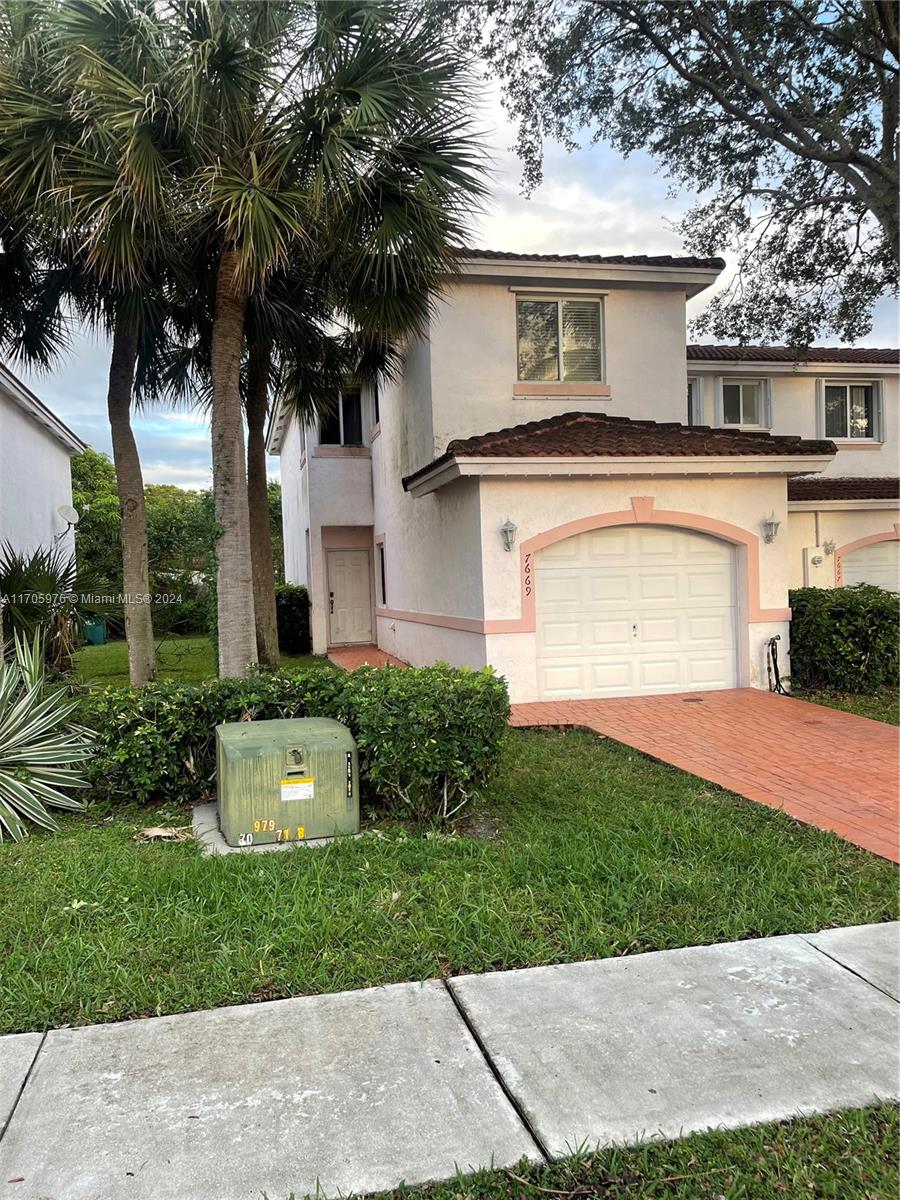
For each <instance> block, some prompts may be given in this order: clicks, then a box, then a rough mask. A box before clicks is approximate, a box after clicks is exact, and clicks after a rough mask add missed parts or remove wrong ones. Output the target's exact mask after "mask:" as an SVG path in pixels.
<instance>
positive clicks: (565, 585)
mask: <svg viewBox="0 0 900 1200" xmlns="http://www.w3.org/2000/svg"><path fill="white" fill-rule="evenodd" d="M568 541H569V542H572V543H576V546H575V547H568V546H567V547H566V552H565V553H564V554H556V555H555V556H554V557H552V558H551V557H549V556H548V557H545V553H546V552H544V551H541V552H540V554H539V556H538V559H537V562H536V571H535V580H536V585H537V586H536V606H537V632H538V637H537V642H538V677H539V682H540V688H541V694H542V695H544V696H546V697H548V698H552V697H554V696H555V697H560V698H562V697H564V696H567V697H576V696H616V695H628V694H632V693H640V692H650V693H657V692H673V691H680V690H682V689H684V690H690V689H692V688H720V687H734V686H735V684H736V674H737V672H736V650H735V618H736V608H735V596H734V551H733V547H731V546H730V545H729V544H728V543H723V542H717V541H715V540H714V539H712V538H710V537H707V536H704V535H702V534H696V533H693V532H689V531H685V530H678V529H665V528H660V529H656V528H650V527H647V526H631V527H623V528H619V527H617V528H616V529H614V530H594V531H592V532H590V533H587V534H581V535H578V536H576V537H574V538H570V539H568ZM563 545H566V543H563ZM576 614H577V615H580V616H581V618H582V619H581V620H580V621H576V620H575V619H574V618H575V616H576Z"/></svg>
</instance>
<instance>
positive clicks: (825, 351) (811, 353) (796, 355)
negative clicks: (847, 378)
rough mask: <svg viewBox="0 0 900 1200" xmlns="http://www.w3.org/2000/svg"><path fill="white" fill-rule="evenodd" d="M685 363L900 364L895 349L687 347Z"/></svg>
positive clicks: (863, 347)
mask: <svg viewBox="0 0 900 1200" xmlns="http://www.w3.org/2000/svg"><path fill="white" fill-rule="evenodd" d="M687 357H688V361H693V362H785V363H794V362H808V363H890V364H892V365H893V366H896V365H897V364H898V363H900V350H898V349H896V348H895V347H888V348H885V349H873V348H870V347H869V346H810V347H809V349H807V350H794V349H792V348H791V347H790V346H696V345H695V346H688V348H687Z"/></svg>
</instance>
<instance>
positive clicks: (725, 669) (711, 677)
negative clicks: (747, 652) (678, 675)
mask: <svg viewBox="0 0 900 1200" xmlns="http://www.w3.org/2000/svg"><path fill="white" fill-rule="evenodd" d="M732 661H733V659H732V658H731V657H726V656H725V655H723V654H713V655H709V656H708V657H707V656H705V655H702V654H697V655H695V656H693V657H692V658H690V659H689V660H688V663H687V678H686V679H685V687H687V688H725V687H730V686H731V684H730V683H729V682H728V680H729V678H730V675H731V663H732Z"/></svg>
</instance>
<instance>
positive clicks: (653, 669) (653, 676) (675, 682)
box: [638, 656, 681, 691]
mask: <svg viewBox="0 0 900 1200" xmlns="http://www.w3.org/2000/svg"><path fill="white" fill-rule="evenodd" d="M679 668H680V663H679V660H678V658H676V657H674V656H673V657H672V658H655V657H648V658H645V659H641V660H640V661H639V663H638V683H639V687H640V688H641V690H644V691H646V690H647V689H649V688H666V689H671V690H672V691H678V689H679V687H680V686H681V672H680V669H679Z"/></svg>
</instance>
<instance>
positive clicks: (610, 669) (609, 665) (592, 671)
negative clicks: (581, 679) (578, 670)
mask: <svg viewBox="0 0 900 1200" xmlns="http://www.w3.org/2000/svg"><path fill="white" fill-rule="evenodd" d="M633 677H634V663H632V662H631V660H630V659H627V658H619V659H610V660H609V661H608V662H592V663H590V664H589V666H588V683H589V690H590V694H591V695H592V696H601V695H602V696H621V695H622V693H623V692H628V691H631V690H632V682H633Z"/></svg>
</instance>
